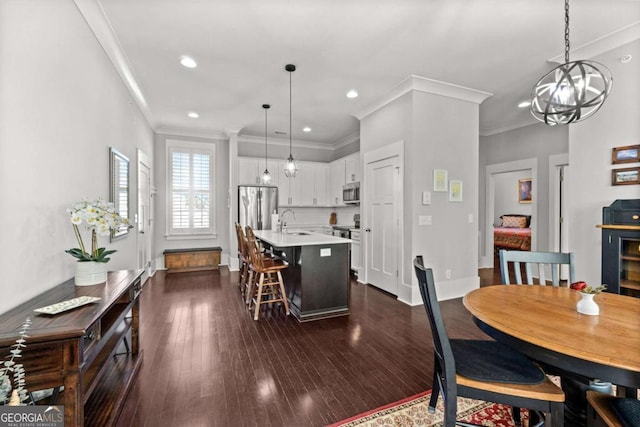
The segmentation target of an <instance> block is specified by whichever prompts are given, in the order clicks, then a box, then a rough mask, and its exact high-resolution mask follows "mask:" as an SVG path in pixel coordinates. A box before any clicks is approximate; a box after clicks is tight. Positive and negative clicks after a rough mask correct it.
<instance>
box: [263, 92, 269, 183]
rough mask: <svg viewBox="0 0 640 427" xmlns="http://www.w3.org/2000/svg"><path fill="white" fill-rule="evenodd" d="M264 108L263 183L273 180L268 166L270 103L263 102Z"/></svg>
mask: <svg viewBox="0 0 640 427" xmlns="http://www.w3.org/2000/svg"><path fill="white" fill-rule="evenodd" d="M262 108H264V172H262V183H263V184H269V183H270V182H271V174H270V173H269V168H268V167H267V110H268V109H269V108H271V105H269V104H262Z"/></svg>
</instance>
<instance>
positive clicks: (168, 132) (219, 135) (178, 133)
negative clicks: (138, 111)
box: [155, 127, 230, 141]
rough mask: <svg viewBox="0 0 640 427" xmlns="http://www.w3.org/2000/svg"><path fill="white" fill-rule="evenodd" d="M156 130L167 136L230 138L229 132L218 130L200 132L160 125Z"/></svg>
mask: <svg viewBox="0 0 640 427" xmlns="http://www.w3.org/2000/svg"><path fill="white" fill-rule="evenodd" d="M155 132H156V133H157V134H159V135H166V136H175V137H181V136H183V137H184V136H186V137H190V138H204V139H217V140H223V141H228V140H229V138H230V135H229V134H227V133H225V132H218V131H210V132H199V131H195V130H184V129H172V128H167V127H160V128H158V129H157V130H156V131H155Z"/></svg>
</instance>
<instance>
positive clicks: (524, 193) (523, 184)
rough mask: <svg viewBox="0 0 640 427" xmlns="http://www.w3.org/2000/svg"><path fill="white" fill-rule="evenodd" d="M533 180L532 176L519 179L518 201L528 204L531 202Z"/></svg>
mask: <svg viewBox="0 0 640 427" xmlns="http://www.w3.org/2000/svg"><path fill="white" fill-rule="evenodd" d="M532 184H533V181H532V179H531V178H524V179H519V180H518V203H522V204H527V203H531V202H532V200H533V198H532V197H531V186H532Z"/></svg>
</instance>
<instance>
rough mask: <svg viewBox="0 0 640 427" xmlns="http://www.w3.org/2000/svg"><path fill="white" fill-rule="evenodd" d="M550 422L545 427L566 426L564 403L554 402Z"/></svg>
mask: <svg viewBox="0 0 640 427" xmlns="http://www.w3.org/2000/svg"><path fill="white" fill-rule="evenodd" d="M548 418H549V420H547V421H549V422H545V423H544V425H545V427H557V426H562V425H564V402H552V403H551V414H550V416H549V417H548Z"/></svg>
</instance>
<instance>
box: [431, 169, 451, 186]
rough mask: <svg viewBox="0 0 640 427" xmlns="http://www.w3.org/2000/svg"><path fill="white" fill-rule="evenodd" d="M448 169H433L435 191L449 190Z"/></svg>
mask: <svg viewBox="0 0 640 427" xmlns="http://www.w3.org/2000/svg"><path fill="white" fill-rule="evenodd" d="M448 183H449V181H448V180H447V171H446V170H444V169H434V170H433V191H447V190H448V187H447V184H448Z"/></svg>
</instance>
